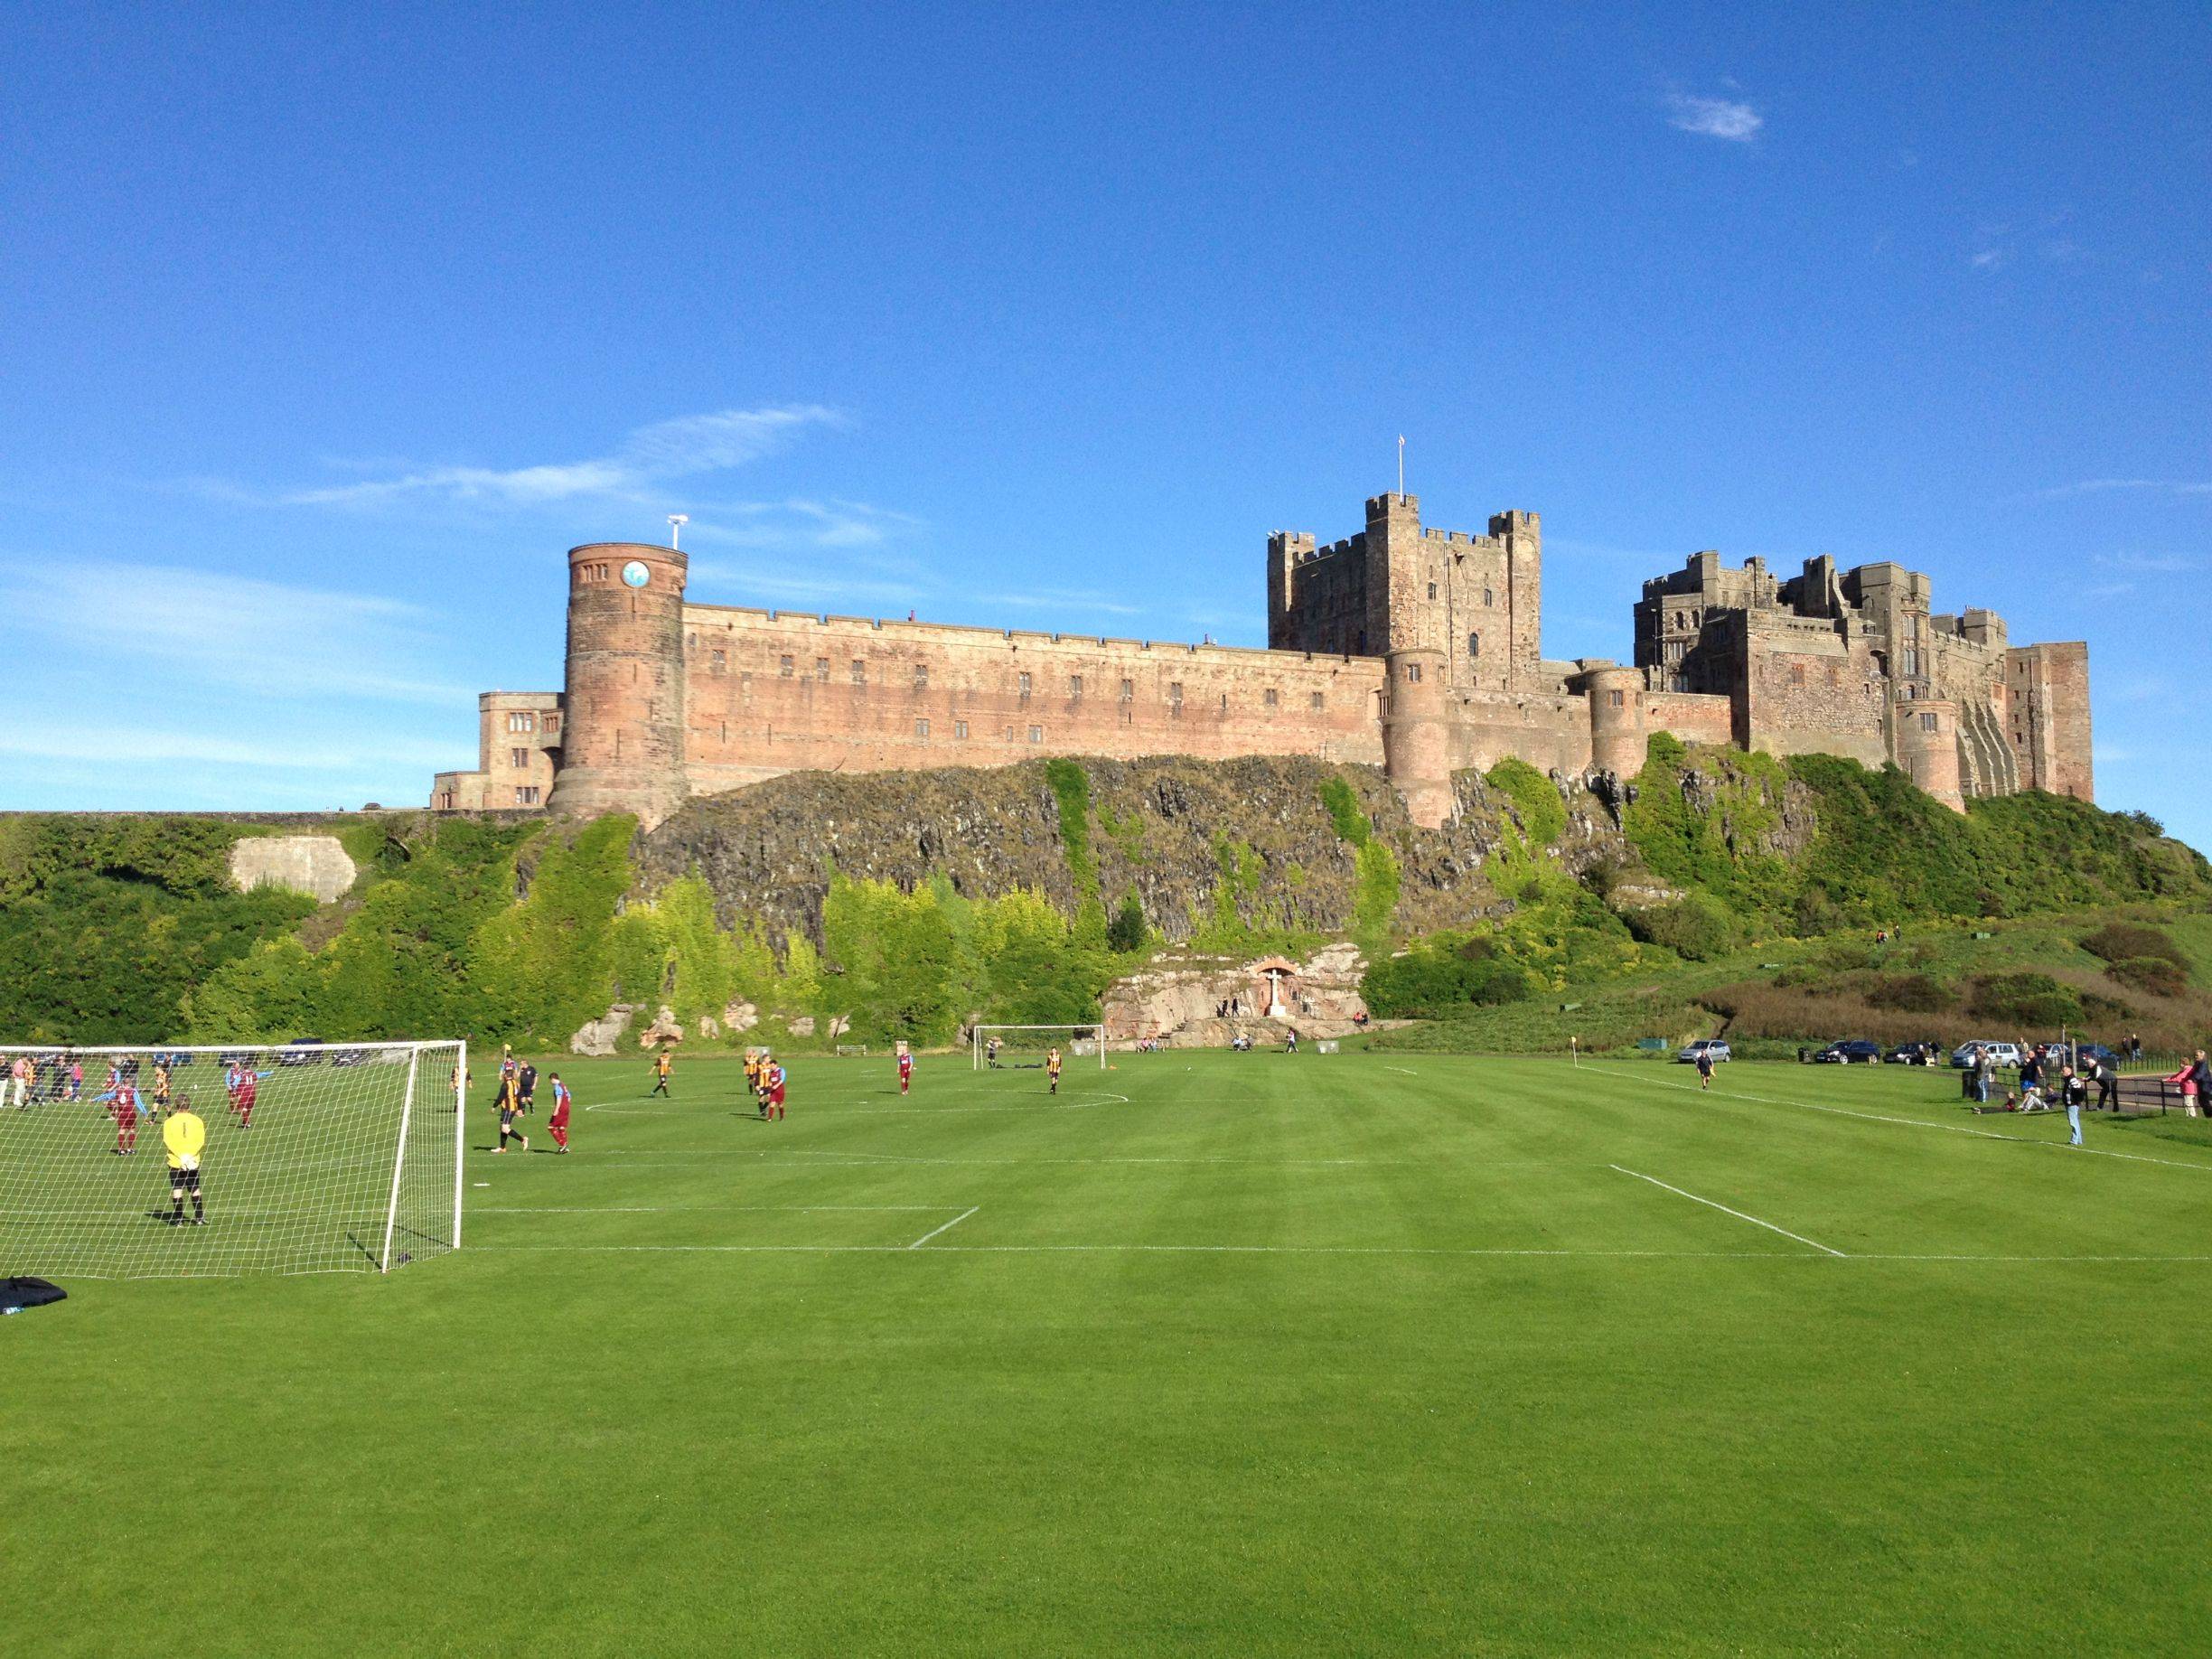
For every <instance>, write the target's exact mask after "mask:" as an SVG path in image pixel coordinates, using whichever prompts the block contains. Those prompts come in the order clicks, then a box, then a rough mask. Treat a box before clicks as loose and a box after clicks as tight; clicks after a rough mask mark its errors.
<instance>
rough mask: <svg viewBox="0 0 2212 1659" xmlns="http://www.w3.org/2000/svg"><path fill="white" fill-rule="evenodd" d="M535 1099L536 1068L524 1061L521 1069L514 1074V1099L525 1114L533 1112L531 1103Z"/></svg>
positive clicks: (536, 1088)
mask: <svg viewBox="0 0 2212 1659" xmlns="http://www.w3.org/2000/svg"><path fill="white" fill-rule="evenodd" d="M537 1098H538V1068H537V1067H536V1066H534V1065H532V1064H530V1062H529V1061H527V1060H525V1061H524V1062H523V1063H522V1069H521V1070H520V1071H519V1072H517V1073H515V1099H516V1100H518V1101H520V1102H521V1104H522V1110H523V1111H524V1112H525V1113H526V1114H527V1113H529V1112H530V1111H533V1110H535V1108H534V1105H533V1102H534V1101H536V1100H537Z"/></svg>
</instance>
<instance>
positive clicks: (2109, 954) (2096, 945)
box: [2082, 922, 2189, 981]
mask: <svg viewBox="0 0 2212 1659" xmlns="http://www.w3.org/2000/svg"><path fill="white" fill-rule="evenodd" d="M2082 949H2083V950H2085V951H2088V952H2089V954H2090V955H2092V956H2101V957H2103V958H2104V960H2105V961H2108V962H2123V961H2127V960H2128V959H2129V958H2130V957H2159V958H2162V959H2163V960H2164V961H2169V962H2171V963H2172V964H2173V965H2174V966H2175V967H2176V968H2178V969H2180V970H2182V977H2183V979H2184V980H2185V981H2186V979H2187V978H2188V968H2189V958H2188V957H2186V956H2184V955H2182V954H2181V947H2180V946H2179V945H2178V944H2176V943H2174V942H2173V941H2172V940H2171V939H2170V938H2169V937H2167V935H2166V934H2164V933H2160V931H2159V930H2158V929H2157V928H2155V927H2145V926H2144V925H2143V924H2142V923H2140V922H2107V923H2105V924H2104V926H2103V927H2100V928H2098V929H2097V930H2096V932H2095V933H2090V934H2087V935H2085V937H2084V938H2083V940H2082Z"/></svg>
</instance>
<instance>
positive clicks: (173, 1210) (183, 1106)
mask: <svg viewBox="0 0 2212 1659" xmlns="http://www.w3.org/2000/svg"><path fill="white" fill-rule="evenodd" d="M162 1145H164V1146H165V1147H167V1148H169V1224H170V1225H171V1226H172V1227H181V1226H183V1224H184V1195H185V1194H186V1193H190V1194H191V1195H192V1225H193V1226H195V1227H204V1226H206V1225H207V1211H206V1208H205V1206H204V1205H202V1203H201V1202H200V1148H202V1147H204V1146H206V1145H207V1125H206V1124H204V1123H202V1121H201V1120H200V1114H199V1113H198V1112H196V1111H193V1110H192V1096H191V1095H189V1094H180V1095H178V1096H177V1098H176V1108H175V1110H174V1111H172V1112H170V1114H169V1121H168V1122H166V1123H164V1124H163V1125H162Z"/></svg>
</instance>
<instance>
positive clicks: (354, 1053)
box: [330, 1048, 369, 1065]
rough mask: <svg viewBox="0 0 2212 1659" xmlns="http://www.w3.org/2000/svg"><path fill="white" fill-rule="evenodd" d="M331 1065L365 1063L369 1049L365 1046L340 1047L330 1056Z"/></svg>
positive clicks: (367, 1060) (367, 1062)
mask: <svg viewBox="0 0 2212 1659" xmlns="http://www.w3.org/2000/svg"><path fill="white" fill-rule="evenodd" d="M330 1063H331V1064H333V1065H367V1064H369V1051H368V1050H367V1049H365V1048H342V1049H340V1050H339V1051H338V1052H337V1053H336V1054H333V1055H332V1056H331V1057H330Z"/></svg>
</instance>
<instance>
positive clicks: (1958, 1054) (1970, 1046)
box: [1951, 1042, 2020, 1072]
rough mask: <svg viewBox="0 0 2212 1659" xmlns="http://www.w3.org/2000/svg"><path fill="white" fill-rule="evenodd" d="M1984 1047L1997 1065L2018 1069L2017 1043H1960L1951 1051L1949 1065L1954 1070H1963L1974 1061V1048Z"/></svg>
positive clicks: (2018, 1047) (2018, 1052) (2018, 1046)
mask: <svg viewBox="0 0 2212 1659" xmlns="http://www.w3.org/2000/svg"><path fill="white" fill-rule="evenodd" d="M1977 1048H1980V1049H1986V1050H1987V1051H1988V1053H1989V1057H1990V1058H1991V1059H1992V1060H1993V1061H1995V1062H1996V1063H1997V1064H1999V1065H2003V1066H2010V1067H2012V1068H2013V1069H2015V1070H2018V1069H2019V1066H2020V1045H2019V1044H2018V1043H1998V1042H1987V1043H1961V1044H1960V1045H1958V1046H1957V1047H1956V1048H1954V1049H1953V1050H1952V1051H1951V1065H1952V1068H1953V1069H1954V1071H1961V1072H1963V1071H1964V1070H1966V1068H1967V1067H1968V1066H1971V1065H1972V1064H1973V1063H1974V1050H1975V1049H1977Z"/></svg>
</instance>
